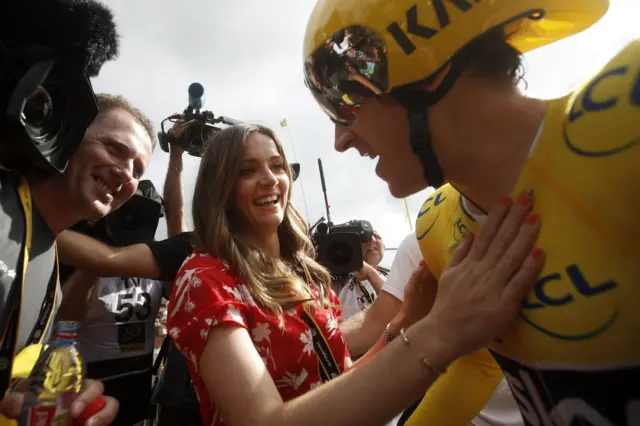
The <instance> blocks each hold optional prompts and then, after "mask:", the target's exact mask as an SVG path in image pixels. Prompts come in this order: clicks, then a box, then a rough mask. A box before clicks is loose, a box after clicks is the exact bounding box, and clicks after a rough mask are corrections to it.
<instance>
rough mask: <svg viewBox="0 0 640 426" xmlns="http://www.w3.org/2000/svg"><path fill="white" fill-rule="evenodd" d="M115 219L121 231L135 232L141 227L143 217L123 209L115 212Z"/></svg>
mask: <svg viewBox="0 0 640 426" xmlns="http://www.w3.org/2000/svg"><path fill="white" fill-rule="evenodd" d="M115 219H116V223H117V224H118V226H119V227H120V229H122V230H123V231H125V232H135V231H137V230H139V229H140V228H141V227H142V225H143V223H142V221H143V220H144V215H140V214H134V212H132V211H130V209H124V210H120V211H118V212H117V214H116V217H115Z"/></svg>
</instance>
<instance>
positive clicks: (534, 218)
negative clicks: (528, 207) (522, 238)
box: [525, 213, 538, 225]
mask: <svg viewBox="0 0 640 426" xmlns="http://www.w3.org/2000/svg"><path fill="white" fill-rule="evenodd" d="M537 220H538V215H537V214H535V213H530V214H529V215H528V216H527V218H526V219H525V222H527V223H528V224H529V225H533V224H535V223H536V221H537Z"/></svg>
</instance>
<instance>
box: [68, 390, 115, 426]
mask: <svg viewBox="0 0 640 426" xmlns="http://www.w3.org/2000/svg"><path fill="white" fill-rule="evenodd" d="M106 404H107V402H106V401H105V400H104V398H103V397H102V396H97V397H95V398H93V399H92V400H91V401H89V403H88V404H87V406H86V407H84V410H82V413H80V415H79V416H78V417H76V418H75V419H73V426H84V425H85V423H87V420H89V419H90V418H91V417H93V416H94V415H95V414H97V413H98V412H99V411H100V410H102V409H103V408H104V406H105V405H106Z"/></svg>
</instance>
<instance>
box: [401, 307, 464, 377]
mask: <svg viewBox="0 0 640 426" xmlns="http://www.w3.org/2000/svg"><path fill="white" fill-rule="evenodd" d="M443 331H444V330H442V327H439V326H438V324H437V322H435V321H433V320H431V319H430V318H428V317H427V318H425V319H423V320H421V321H419V322H417V323H416V324H415V325H414V326H412V327H411V328H409V329H408V330H407V331H406V334H407V336H408V337H409V338H410V339H411V340H412V341H415V342H416V345H417V346H418V347H419V348H420V350H421V351H422V353H423V354H424V356H425V358H426V359H428V360H429V362H430V363H431V364H432V365H433V366H434V368H435V369H437V370H440V371H444V370H446V369H447V367H448V366H449V365H450V364H451V363H452V362H453V361H455V359H456V358H457V357H458V354H457V349H456V345H455V343H454V341H453V340H452V339H451V338H448V337H446V336H445V334H446V333H444V332H443Z"/></svg>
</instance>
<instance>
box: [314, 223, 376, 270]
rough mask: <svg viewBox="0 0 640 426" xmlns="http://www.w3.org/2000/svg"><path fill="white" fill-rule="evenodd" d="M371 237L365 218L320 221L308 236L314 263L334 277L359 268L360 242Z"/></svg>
mask: <svg viewBox="0 0 640 426" xmlns="http://www.w3.org/2000/svg"><path fill="white" fill-rule="evenodd" d="M372 237H373V227H372V226H371V223H370V222H368V221H366V220H350V221H348V222H345V223H341V224H337V225H334V224H332V223H331V222H329V223H325V222H320V223H318V224H317V225H316V226H315V230H314V232H313V233H312V235H311V239H312V241H313V242H314V245H315V246H316V251H317V253H318V262H319V263H320V264H321V265H322V266H324V267H325V268H327V269H328V270H329V271H330V272H331V273H332V274H333V275H334V276H345V275H348V274H350V273H353V272H357V271H359V270H360V269H362V265H363V258H362V243H366V242H367V241H369V240H371V238H372Z"/></svg>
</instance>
